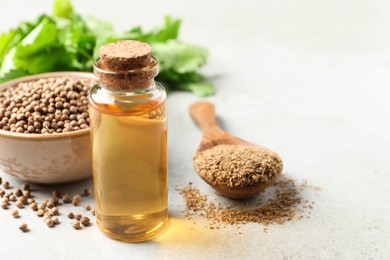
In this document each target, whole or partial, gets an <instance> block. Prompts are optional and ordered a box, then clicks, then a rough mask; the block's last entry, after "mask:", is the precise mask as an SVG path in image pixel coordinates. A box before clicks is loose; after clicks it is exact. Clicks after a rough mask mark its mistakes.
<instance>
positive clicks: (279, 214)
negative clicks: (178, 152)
mask: <svg viewBox="0 0 390 260" xmlns="http://www.w3.org/2000/svg"><path fill="white" fill-rule="evenodd" d="M313 187H314V186H310V185H308V183H307V181H305V182H303V183H302V184H300V185H297V184H296V181H295V180H294V179H292V178H290V177H288V176H281V177H280V178H279V179H278V180H277V181H276V182H275V183H274V185H273V187H270V188H269V189H268V190H267V195H270V196H267V198H268V197H270V198H269V199H267V201H262V200H261V199H262V197H263V196H262V195H259V196H257V197H256V198H254V199H252V200H251V201H250V202H247V204H252V205H251V206H249V205H245V202H243V201H235V200H229V204H230V205H225V204H227V203H224V205H223V204H222V203H221V202H219V203H217V202H214V201H210V200H209V199H208V197H207V195H204V194H202V193H201V192H200V191H199V189H197V188H195V187H194V186H193V185H192V184H191V183H190V184H189V185H188V186H187V187H185V188H183V189H179V192H180V194H181V195H182V196H183V199H184V201H185V204H186V208H185V210H184V215H185V217H186V218H187V219H189V220H193V221H195V219H196V218H204V219H206V220H207V221H208V222H209V223H208V224H209V228H210V229H219V228H220V227H221V226H226V225H238V227H239V225H241V224H246V223H259V224H262V225H264V231H265V232H267V229H268V225H270V224H284V223H286V222H288V221H292V220H300V219H302V218H303V217H305V216H306V217H307V218H308V217H310V213H311V212H310V210H311V209H312V208H313V206H314V201H312V202H309V201H308V200H305V199H304V198H303V197H302V195H301V191H303V190H305V189H312V188H313ZM316 190H317V189H316Z"/></svg>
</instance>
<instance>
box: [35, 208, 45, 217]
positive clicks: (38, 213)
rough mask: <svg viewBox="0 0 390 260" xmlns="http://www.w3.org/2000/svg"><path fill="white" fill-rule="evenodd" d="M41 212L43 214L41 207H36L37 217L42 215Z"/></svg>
mask: <svg viewBox="0 0 390 260" xmlns="http://www.w3.org/2000/svg"><path fill="white" fill-rule="evenodd" d="M43 214H44V212H43V209H38V210H37V216H38V217H43Z"/></svg>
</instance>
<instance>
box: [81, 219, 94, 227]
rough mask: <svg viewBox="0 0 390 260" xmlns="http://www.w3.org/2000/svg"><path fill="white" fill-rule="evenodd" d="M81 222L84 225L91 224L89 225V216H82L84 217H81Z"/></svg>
mask: <svg viewBox="0 0 390 260" xmlns="http://www.w3.org/2000/svg"><path fill="white" fill-rule="evenodd" d="M80 223H81V224H82V225H83V226H84V227H87V226H89V225H90V224H91V223H90V220H89V218H88V217H82V218H81V219H80Z"/></svg>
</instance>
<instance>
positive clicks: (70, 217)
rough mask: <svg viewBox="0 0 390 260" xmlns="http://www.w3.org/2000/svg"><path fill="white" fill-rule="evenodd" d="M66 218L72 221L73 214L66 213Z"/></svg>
mask: <svg viewBox="0 0 390 260" xmlns="http://www.w3.org/2000/svg"><path fill="white" fill-rule="evenodd" d="M66 216H67V217H68V218H69V219H74V214H73V212H68V213H67V214H66Z"/></svg>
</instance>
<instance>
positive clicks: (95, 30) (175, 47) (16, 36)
mask: <svg viewBox="0 0 390 260" xmlns="http://www.w3.org/2000/svg"><path fill="white" fill-rule="evenodd" d="M180 25H181V21H180V20H179V19H174V18H172V17H170V16H167V17H165V19H164V21H163V23H162V24H160V25H159V26H156V27H155V28H153V29H151V30H150V31H146V32H145V31H143V30H142V28H141V27H133V28H131V29H129V30H128V31H125V32H123V33H116V32H115V31H114V29H113V27H112V25H111V24H110V23H108V22H105V21H102V20H99V19H97V18H93V17H82V16H80V15H78V14H77V13H75V12H74V10H73V7H72V5H71V3H70V1H69V0H56V1H55V2H54V4H53V11H52V16H51V17H50V16H48V15H41V16H40V17H38V18H37V19H36V20H34V21H32V22H23V23H21V24H20V25H19V27H17V28H16V29H13V30H10V31H9V32H8V33H3V34H1V35H0V82H3V81H5V80H9V79H13V78H16V77H20V76H24V75H29V74H35V73H42V72H49V71H61V70H62V71H64V70H75V71H92V65H93V63H94V61H95V59H96V58H97V57H98V48H99V47H100V46H101V45H102V44H105V43H108V42H113V41H118V40H138V41H143V42H147V43H149V44H151V46H152V49H153V55H154V56H156V57H157V59H158V60H159V62H160V74H159V75H158V76H157V80H159V81H161V82H163V83H164V84H165V86H166V87H168V88H169V89H171V90H173V89H179V90H186V91H192V92H194V93H195V94H197V95H199V96H205V95H211V94H213V93H214V89H213V87H212V86H211V85H210V84H208V83H206V82H205V78H204V76H203V75H202V74H200V73H199V72H198V69H199V68H200V67H201V66H203V65H204V64H205V63H206V62H207V56H208V53H207V50H206V49H204V48H202V47H198V46H195V45H192V44H187V43H183V42H181V41H179V40H178V35H179V31H180Z"/></svg>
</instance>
